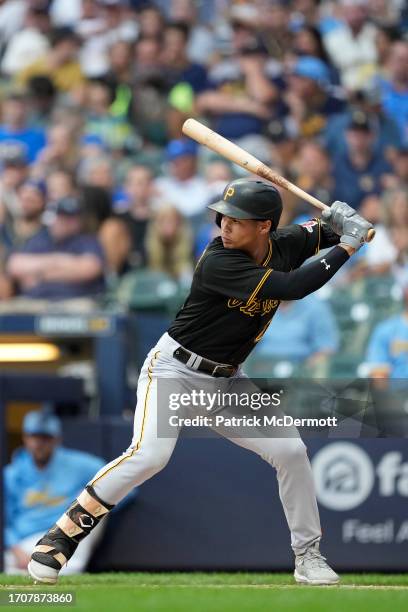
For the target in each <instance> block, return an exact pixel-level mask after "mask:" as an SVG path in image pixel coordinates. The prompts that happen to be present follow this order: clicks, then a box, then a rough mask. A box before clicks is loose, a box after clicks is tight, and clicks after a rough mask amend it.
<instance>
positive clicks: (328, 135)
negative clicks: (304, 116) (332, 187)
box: [323, 83, 401, 158]
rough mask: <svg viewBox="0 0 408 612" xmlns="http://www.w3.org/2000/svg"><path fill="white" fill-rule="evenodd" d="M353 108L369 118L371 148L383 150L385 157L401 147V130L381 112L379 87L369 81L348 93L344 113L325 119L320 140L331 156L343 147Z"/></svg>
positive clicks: (345, 143)
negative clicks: (372, 134)
mask: <svg viewBox="0 0 408 612" xmlns="http://www.w3.org/2000/svg"><path fill="white" fill-rule="evenodd" d="M355 111H362V112H363V113H365V114H366V115H367V116H368V117H369V119H370V125H371V128H372V130H373V132H374V135H375V147H376V148H377V150H379V151H384V153H385V154H386V156H387V158H388V157H389V156H390V149H391V148H396V147H397V148H399V147H400V146H401V133H400V130H399V128H398V125H397V124H396V123H395V121H394V119H392V117H389V116H388V115H386V113H385V112H384V111H383V109H382V107H381V93H380V90H379V88H378V86H375V84H374V83H371V84H370V86H369V87H367V88H366V89H362V90H359V91H355V92H353V93H352V94H350V95H349V97H348V106H347V108H346V109H345V110H344V112H342V113H340V114H338V115H333V116H331V117H330V118H329V120H328V122H327V126H326V129H325V132H324V134H323V141H324V144H325V147H326V148H327V150H328V151H329V153H330V155H331V156H335V155H336V154H337V153H339V152H341V151H344V150H345V149H346V146H347V141H346V132H347V127H348V125H349V123H350V119H351V116H352V114H353V113H354V112H355Z"/></svg>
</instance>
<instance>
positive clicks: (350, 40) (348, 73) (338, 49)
mask: <svg viewBox="0 0 408 612" xmlns="http://www.w3.org/2000/svg"><path fill="white" fill-rule="evenodd" d="M339 4H340V7H341V14H342V18H343V25H342V27H339V28H336V29H335V30H332V31H330V32H328V33H327V34H326V35H325V38H324V42H325V46H326V49H327V51H328V53H329V56H330V58H331V61H332V63H333V64H334V65H335V66H336V68H338V70H339V71H340V75H341V81H342V84H343V85H344V87H346V88H347V89H348V90H354V89H360V88H361V87H362V86H364V83H367V82H368V81H369V80H370V79H371V78H372V76H373V74H374V72H375V65H376V60H377V52H376V46H375V37H376V32H377V28H376V26H375V25H374V24H373V23H370V21H369V20H368V10H367V5H368V0H340V2H339Z"/></svg>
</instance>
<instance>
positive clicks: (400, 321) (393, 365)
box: [365, 269, 408, 387]
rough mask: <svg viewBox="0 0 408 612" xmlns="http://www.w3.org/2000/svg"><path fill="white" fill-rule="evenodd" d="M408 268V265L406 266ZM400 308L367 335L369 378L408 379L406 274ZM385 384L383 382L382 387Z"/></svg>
mask: <svg viewBox="0 0 408 612" xmlns="http://www.w3.org/2000/svg"><path fill="white" fill-rule="evenodd" d="M407 270H408V269H407ZM402 289H403V295H404V311H403V312H402V313H401V314H398V315H396V316H393V317H391V318H388V319H386V320H385V321H382V322H381V323H379V324H378V325H377V326H376V327H375V329H374V331H373V333H372V336H371V338H370V341H369V343H368V348H367V354H366V360H365V363H366V364H367V366H368V368H369V374H370V376H371V377H372V378H380V379H383V380H385V381H387V380H390V379H399V382H400V383H401V384H402V385H404V386H405V387H406V386H407V379H408V277H407V276H406V277H405V279H404V280H403V283H402ZM386 386H387V385H384V387H386Z"/></svg>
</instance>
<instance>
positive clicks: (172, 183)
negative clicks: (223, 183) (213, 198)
mask: <svg viewBox="0 0 408 612" xmlns="http://www.w3.org/2000/svg"><path fill="white" fill-rule="evenodd" d="M166 159H167V164H168V174H167V175H165V176H161V177H159V178H157V179H156V181H155V188H156V190H157V194H158V198H161V199H163V201H165V202H166V203H170V204H173V205H174V206H175V207H176V208H177V209H178V210H179V211H180V212H181V214H182V215H184V216H185V217H188V218H190V219H192V218H193V217H197V216H198V217H200V216H201V215H202V213H203V212H205V206H206V204H207V201H208V199H209V196H208V187H207V183H206V181H205V180H204V179H203V178H202V177H201V176H200V175H199V174H198V172H197V146H196V144H195V143H194V142H193V141H192V140H182V139H180V140H172V141H170V143H169V144H168V146H167V150H166Z"/></svg>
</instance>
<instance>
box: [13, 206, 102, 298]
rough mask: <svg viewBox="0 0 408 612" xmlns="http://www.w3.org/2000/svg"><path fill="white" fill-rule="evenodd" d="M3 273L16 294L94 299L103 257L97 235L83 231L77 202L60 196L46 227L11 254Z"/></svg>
mask: <svg viewBox="0 0 408 612" xmlns="http://www.w3.org/2000/svg"><path fill="white" fill-rule="evenodd" d="M7 272H8V274H9V275H10V277H11V278H12V279H13V280H14V281H15V283H16V284H17V285H18V287H19V293H20V294H21V295H22V296H24V297H28V298H33V299H49V300H62V299H70V298H83V297H88V298H96V297H97V296H98V295H100V294H101V292H102V291H103V289H104V277H103V273H104V256H103V251H102V247H101V245H100V244H99V242H98V240H97V238H96V237H95V236H92V235H87V234H85V233H84V232H83V219H82V210H81V205H80V202H79V201H78V200H77V199H76V198H64V199H62V200H59V201H58V202H56V203H55V205H54V207H53V209H52V211H50V214H49V219H48V227H45V228H44V229H43V230H42V231H41V232H40V233H38V234H37V235H36V236H34V237H33V238H31V239H30V240H28V242H27V243H26V244H25V245H24V247H23V248H22V249H20V250H19V251H16V252H15V253H13V254H12V255H11V256H10V258H9V260H8V264H7Z"/></svg>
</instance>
